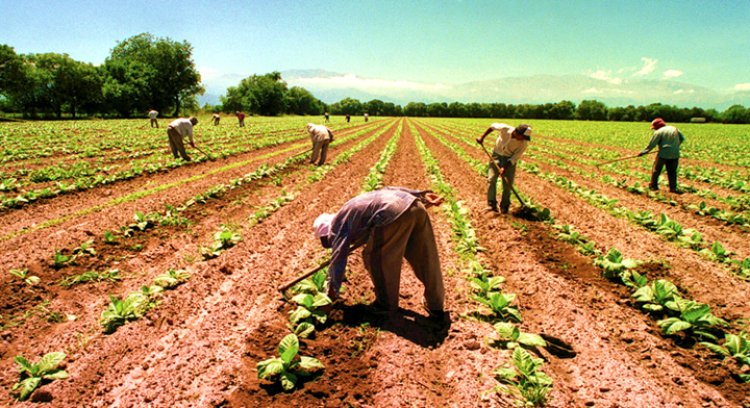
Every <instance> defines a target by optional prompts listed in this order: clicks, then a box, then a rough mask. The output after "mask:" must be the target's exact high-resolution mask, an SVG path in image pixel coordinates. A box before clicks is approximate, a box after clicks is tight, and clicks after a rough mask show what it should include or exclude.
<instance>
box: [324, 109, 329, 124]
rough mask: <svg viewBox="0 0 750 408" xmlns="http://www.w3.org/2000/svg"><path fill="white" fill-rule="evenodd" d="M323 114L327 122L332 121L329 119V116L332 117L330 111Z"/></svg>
mask: <svg viewBox="0 0 750 408" xmlns="http://www.w3.org/2000/svg"><path fill="white" fill-rule="evenodd" d="M323 116H325V118H326V123H328V122H330V120H329V117H330V116H329V115H328V112H325V113H324V114H323Z"/></svg>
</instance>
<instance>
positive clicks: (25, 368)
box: [13, 352, 68, 401]
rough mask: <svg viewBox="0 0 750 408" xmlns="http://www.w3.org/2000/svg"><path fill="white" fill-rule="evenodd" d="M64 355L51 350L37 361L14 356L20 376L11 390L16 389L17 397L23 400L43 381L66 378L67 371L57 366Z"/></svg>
mask: <svg viewBox="0 0 750 408" xmlns="http://www.w3.org/2000/svg"><path fill="white" fill-rule="evenodd" d="M65 357H66V356H65V353H61V352H52V353H47V354H45V355H44V356H43V357H42V358H41V359H40V360H39V362H37V363H32V362H30V361H29V360H27V359H26V358H24V357H23V356H16V357H15V359H14V360H15V362H16V364H18V366H19V371H20V373H21V378H20V380H19V381H18V382H17V383H15V384H14V385H13V391H18V399H19V400H21V401H25V400H26V399H28V398H29V396H30V395H31V394H32V393H33V392H34V390H36V389H37V388H39V386H41V385H42V384H43V383H44V382H45V381H46V382H49V381H54V380H63V379H66V378H68V373H67V372H66V371H65V370H62V369H60V368H59V366H60V364H61V363H62V362H63V360H65Z"/></svg>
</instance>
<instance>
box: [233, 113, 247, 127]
mask: <svg viewBox="0 0 750 408" xmlns="http://www.w3.org/2000/svg"><path fill="white" fill-rule="evenodd" d="M234 114H235V115H237V120H238V121H239V122H240V127H245V114H244V113H242V112H240V111H237V112H235V113H234Z"/></svg>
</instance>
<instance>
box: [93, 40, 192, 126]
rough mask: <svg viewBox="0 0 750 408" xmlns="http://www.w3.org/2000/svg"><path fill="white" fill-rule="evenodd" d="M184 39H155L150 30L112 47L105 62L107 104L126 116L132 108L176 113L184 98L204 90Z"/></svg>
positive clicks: (190, 51)
mask: <svg viewBox="0 0 750 408" xmlns="http://www.w3.org/2000/svg"><path fill="white" fill-rule="evenodd" d="M192 53H193V47H192V45H190V43H188V42H187V41H182V42H179V41H174V40H171V39H169V38H156V37H154V36H153V35H151V34H149V33H143V34H138V35H136V36H133V37H130V38H128V39H126V40H124V41H122V42H120V43H119V44H117V46H115V48H113V49H112V52H111V54H110V56H109V58H107V60H106V61H105V63H104V67H105V70H106V71H107V78H106V81H105V85H104V90H103V91H104V95H105V97H106V99H107V101H108V102H109V104H110V107H111V108H113V109H114V110H116V111H118V112H119V113H120V114H123V115H125V116H128V115H129V114H131V113H132V112H134V111H146V110H148V109H149V108H154V109H156V110H159V111H167V110H172V109H174V115H175V116H179V114H180V110H181V108H182V106H183V104H184V103H185V101H186V100H188V99H191V98H194V97H195V96H196V95H200V94H202V93H203V92H204V89H203V87H202V86H201V83H200V82H201V77H200V73H198V69H197V68H196V67H195V62H194V61H193V59H192Z"/></svg>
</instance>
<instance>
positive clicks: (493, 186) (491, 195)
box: [487, 152, 516, 212]
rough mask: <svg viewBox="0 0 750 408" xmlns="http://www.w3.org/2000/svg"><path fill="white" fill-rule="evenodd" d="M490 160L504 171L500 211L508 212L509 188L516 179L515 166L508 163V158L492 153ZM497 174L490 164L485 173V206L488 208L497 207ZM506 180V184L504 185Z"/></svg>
mask: <svg viewBox="0 0 750 408" xmlns="http://www.w3.org/2000/svg"><path fill="white" fill-rule="evenodd" d="M492 159H493V161H494V162H495V163H497V166H498V167H500V168H501V169H503V168H504V169H505V172H504V173H503V175H504V177H503V195H502V197H501V198H500V211H502V212H508V209H510V188H511V187H512V186H513V180H515V178H516V165H515V164H513V163H511V162H510V157H506V156H500V155H499V154H497V153H495V152H492ZM498 177H499V174H498V172H497V169H496V168H495V166H494V165H493V164H492V162H490V169H489V171H488V172H487V183H488V184H489V186H488V188H487V204H489V206H490V207H493V208H494V207H497V178H498ZM506 180H507V183H506Z"/></svg>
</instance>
